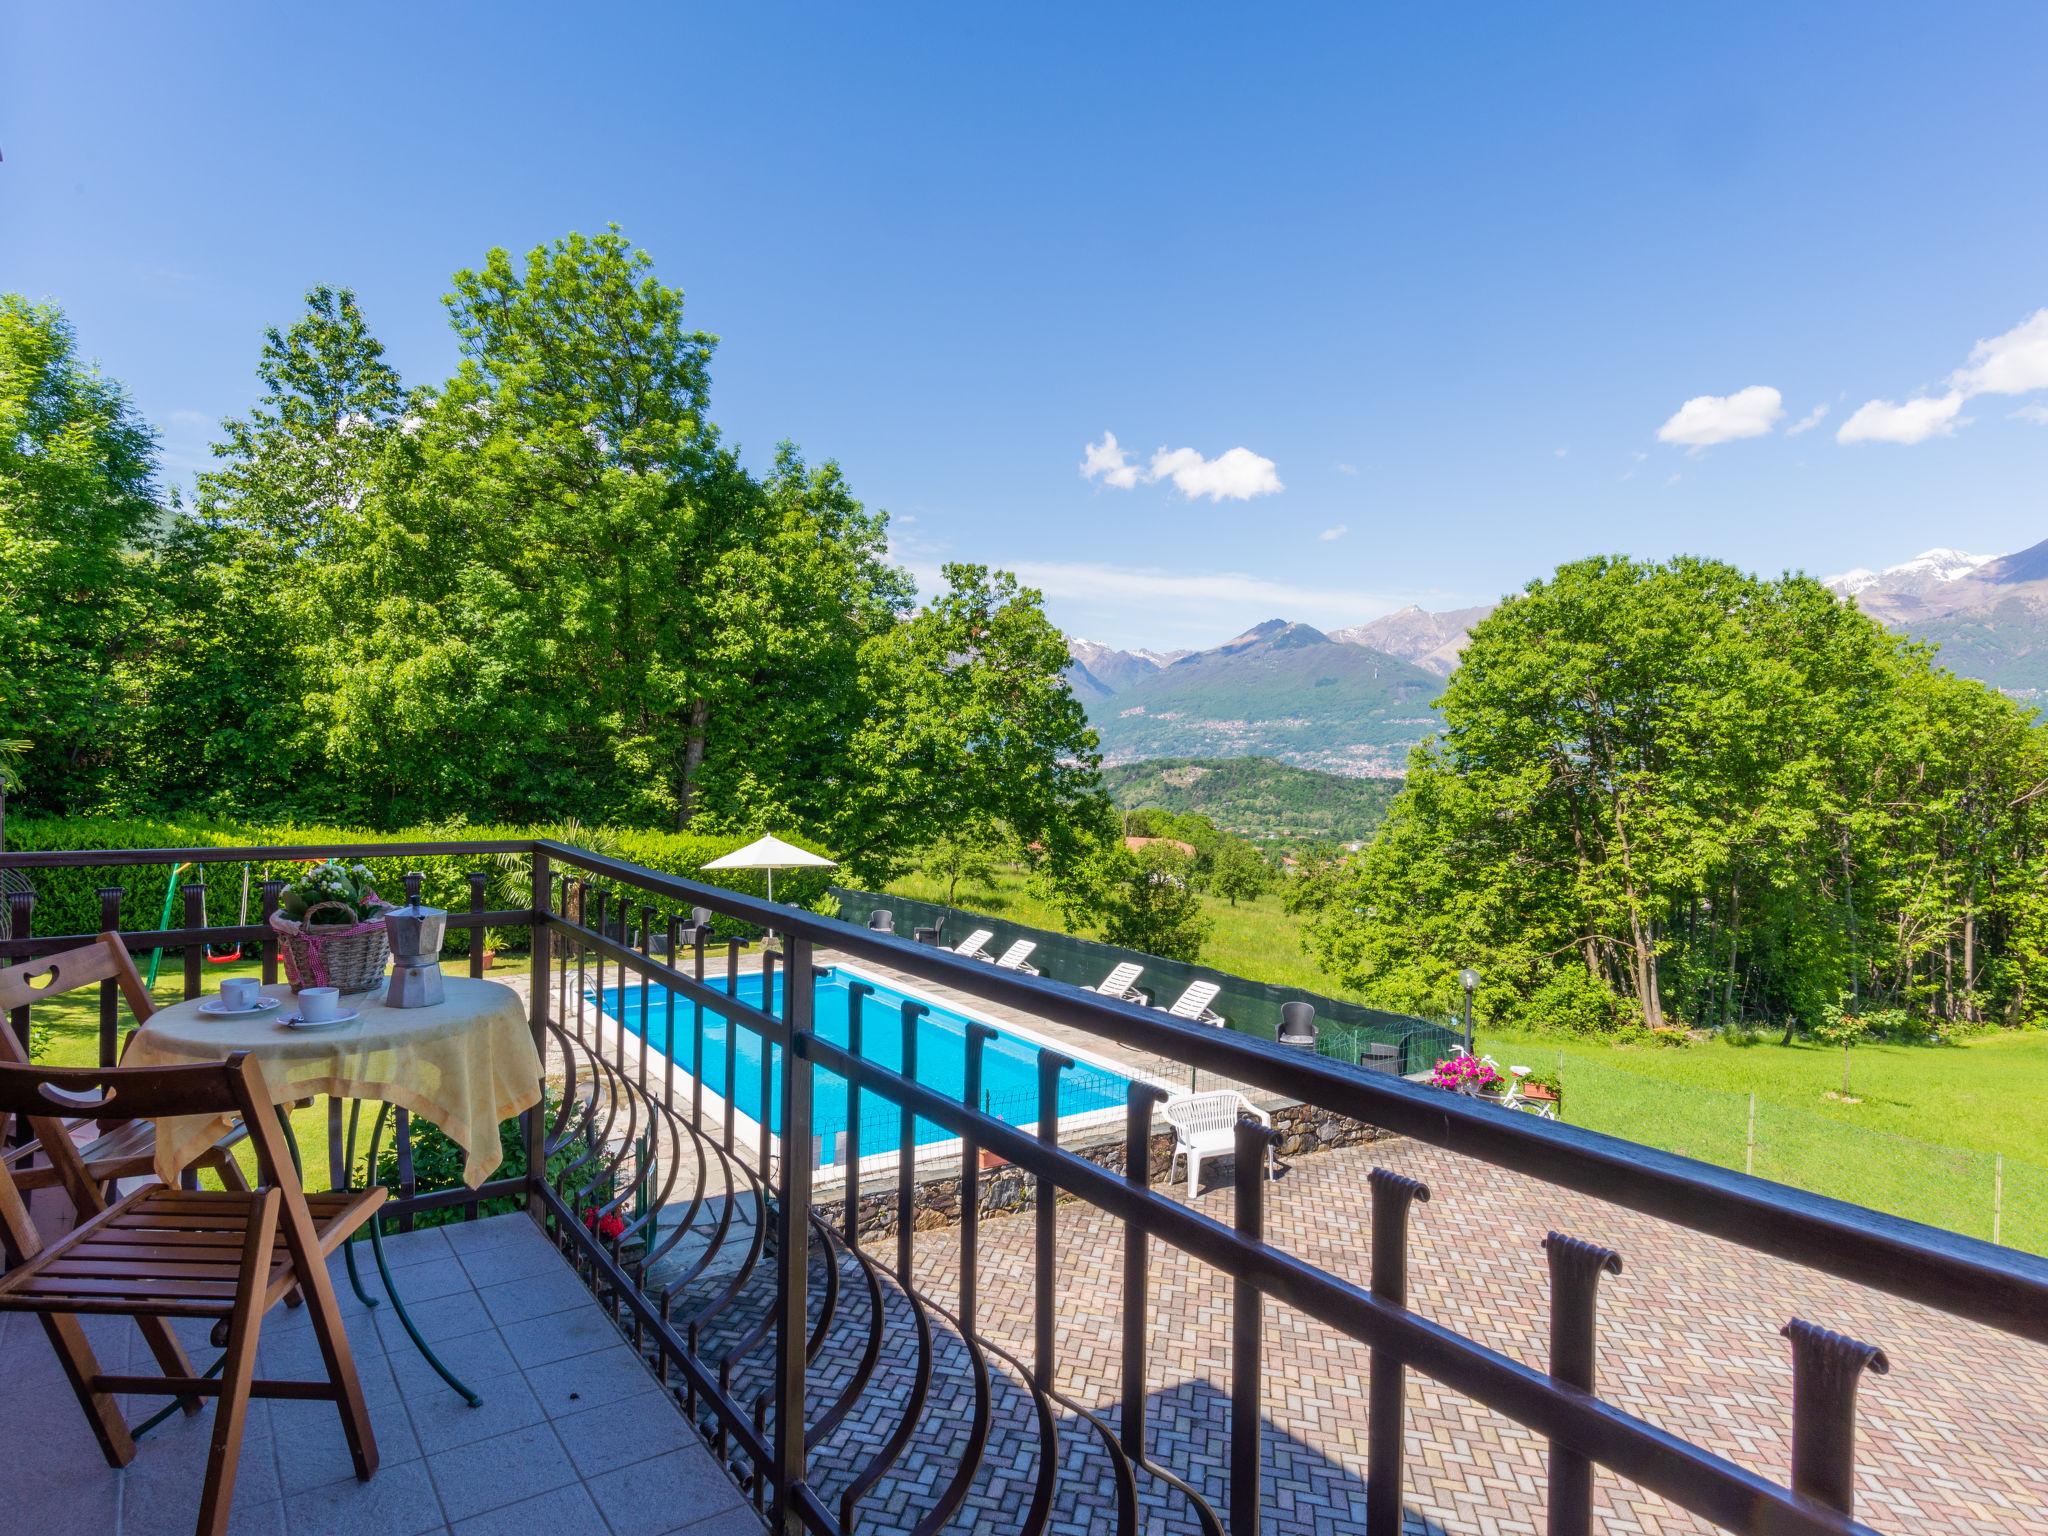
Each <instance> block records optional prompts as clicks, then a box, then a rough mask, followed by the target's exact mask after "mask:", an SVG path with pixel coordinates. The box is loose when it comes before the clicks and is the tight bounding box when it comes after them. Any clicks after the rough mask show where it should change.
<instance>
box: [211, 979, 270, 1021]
mask: <svg viewBox="0 0 2048 1536" xmlns="http://www.w3.org/2000/svg"><path fill="white" fill-rule="evenodd" d="M262 985H263V984H262V983H261V982H259V981H258V980H257V979H256V978H255V977H254V976H229V977H227V978H225V979H224V980H223V981H222V982H221V984H220V1005H221V1007H223V1008H231V1009H234V1010H236V1011H238V1012H239V1011H240V1010H241V1009H244V1008H254V1007H255V1006H256V1001H257V998H258V997H259V996H260V995H261V989H262Z"/></svg>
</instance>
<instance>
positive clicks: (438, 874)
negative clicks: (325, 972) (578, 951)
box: [7, 817, 831, 954]
mask: <svg viewBox="0 0 2048 1536" xmlns="http://www.w3.org/2000/svg"><path fill="white" fill-rule="evenodd" d="M535 836H541V837H551V838H554V839H555V840H557V841H560V842H565V843H571V844H576V845H578V846H584V847H589V848H591V850H592V851H593V852H601V853H606V854H609V855H611V856H613V857H615V858H621V859H624V860H626V861H628V862H629V863H634V864H642V865H645V866H646V867H647V868H649V869H653V870H657V871H659V872H660V873H662V874H667V875H676V876H679V877H681V878H683V879H689V880H697V881H700V882H702V883H704V884H707V885H716V886H720V887H722V888H724V889H726V890H732V891H739V892H743V893H745V894H747V895H750V896H765V895H766V894H767V881H766V879H765V877H764V876H763V874H762V872H761V871H759V870H714V871H711V872H709V873H706V872H705V870H704V868H703V866H704V864H705V863H706V862H707V861H709V860H711V859H714V858H717V857H718V856H719V855H721V854H725V853H730V852H731V851H732V850H733V849H735V848H737V847H740V846H741V845H743V844H745V843H747V842H750V841H751V840H752V838H751V837H750V836H748V835H746V834H740V833H721V834H706V833H692V832H663V831H658V830H649V829H641V828H624V829H620V828H587V827H580V826H573V825H572V826H566V827H564V826H543V827H512V826H466V825H449V826H425V827H407V828H404V829H402V830H399V831H395V832H371V831H366V830H364V829H363V828H361V827H341V826H325V825H319V824H304V823H297V824H294V823H286V822H279V823H269V824H246V825H231V824H226V823H220V822H209V821H187V820H181V819H175V818H169V817H162V818H159V817H76V818H61V819H60V818H36V819H23V818H16V817H10V818H9V820H8V822H7V846H8V847H9V848H13V849H20V850H26V851H35V852H43V851H51V850H64V849H83V848H107V849H128V848H234V847H290V846H305V845H316V846H317V845H323V844H336V843H392V842H428V841H436V842H454V841H463V842H472V841H497V840H505V839H513V838H530V837H535ZM362 862H364V863H366V864H367V865H369V867H370V873H371V877H372V879H373V881H374V882H375V884H376V887H377V890H378V892H379V893H380V894H381V895H383V896H385V897H387V898H389V899H391V900H394V901H396V900H402V899H403V893H404V890H405V884H404V876H405V875H406V873H407V872H409V871H418V872H419V873H420V874H421V875H422V876H423V877H424V878H423V880H422V884H421V894H422V896H423V898H424V899H425V900H426V901H427V902H428V904H430V905H432V906H437V907H446V908H447V909H448V910H450V911H451V912H460V911H463V910H465V909H466V908H467V907H468V906H469V876H470V873H471V872H472V871H478V872H481V873H483V874H484V875H486V876H487V877H488V878H487V880H486V884H485V887H484V905H485V906H486V907H490V908H495V909H500V910H503V909H511V908H519V907H524V906H525V905H526V904H527V902H528V900H529V899H530V897H529V890H530V885H531V881H532V875H531V872H530V865H529V864H528V862H527V860H526V857H525V856H524V855H523V854H522V855H509V856H503V857H493V856H490V855H447V854H444V855H437V856H433V857H421V858H396V857H391V858H379V857H370V858H366V859H364V860H363V861H362ZM299 868H300V866H299V865H297V864H295V863H291V862H289V861H283V860H276V861H267V862H262V863H258V864H256V865H255V866H254V867H253V868H252V869H251V870H250V879H251V886H250V892H249V920H250V921H251V922H260V921H261V920H262V918H261V913H262V910H263V908H262V896H261V891H260V885H261V882H262V881H263V880H264V879H265V878H267V877H272V876H274V877H276V878H278V879H289V878H291V877H292V876H293V875H294V874H296V873H297V872H298V870H299ZM26 873H27V876H28V879H29V881H30V882H31V883H32V884H33V885H34V886H35V891H36V903H35V916H34V921H35V931H36V932H37V933H39V934H73V933H78V934H87V933H96V932H98V931H99V928H100V898H99V892H100V888H101V887H102V886H113V885H119V886H121V887H123V890H124V894H123V896H122V901H121V926H122V928H124V929H126V930H128V931H130V932H146V931H148V930H150V929H153V928H155V927H156V926H157V921H158V918H159V917H160V916H161V914H162V911H163V900H164V888H165V884H166V882H167V881H168V880H169V878H170V874H171V871H170V868H169V866H168V865H164V864H154V865H113V864H106V865H84V866H80V867H76V868H67V869H36V870H30V871H27V872H26ZM189 878H190V877H189V876H188V879H189ZM204 878H205V882H206V887H207V890H206V915H207V920H208V921H209V922H210V923H213V924H215V925H220V924H227V923H232V922H234V920H235V914H236V910H237V905H238V903H239V900H240V896H241V866H240V865H239V864H234V863H229V864H214V865H209V866H207V867H206V869H205V871H204ZM830 878H831V871H830V870H826V869H803V870H797V869H791V870H777V871H776V878H775V894H776V897H777V899H778V900H780V901H784V902H789V903H792V904H796V905H800V906H805V907H810V908H812V909H814V910H816V909H818V908H819V907H820V906H821V905H823V904H825V903H827V902H828V900H829V898H828V896H827V892H826V887H827V885H828V883H829V881H830ZM638 903H639V899H638V898H637V897H636V898H634V907H635V916H636V918H637V908H638ZM655 905H656V906H658V907H659V906H662V905H664V904H662V903H655ZM183 912H184V907H183V903H182V901H181V902H179V903H178V904H176V905H175V906H174V908H173V911H172V916H171V921H172V926H174V927H175V926H178V925H180V924H181V923H182V921H183ZM724 928H730V929H731V930H732V931H733V932H735V933H738V932H742V931H743V930H742V929H741V928H740V926H739V925H737V924H733V923H730V922H721V923H715V924H714V925H713V931H714V932H719V931H721V930H722V929H724ZM494 937H502V938H504V939H506V940H508V941H509V940H514V939H516V940H517V941H518V942H520V943H522V944H523V942H524V934H523V930H506V931H505V932H504V933H503V934H501V935H494ZM448 952H449V953H451V954H465V953H467V952H468V934H467V932H466V931H451V932H450V933H449V935H448Z"/></svg>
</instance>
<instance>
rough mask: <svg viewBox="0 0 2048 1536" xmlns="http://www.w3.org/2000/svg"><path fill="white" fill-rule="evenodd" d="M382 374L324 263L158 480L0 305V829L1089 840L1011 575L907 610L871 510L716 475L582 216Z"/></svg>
mask: <svg viewBox="0 0 2048 1536" xmlns="http://www.w3.org/2000/svg"><path fill="white" fill-rule="evenodd" d="M444 303H445V306H446V310H447V315H448V321H449V324H450V326H451V327H452V329H453V333H454V338H455V341H456V343H457V345H458V347H459V357H460V361H459V364H458V365H457V366H456V368H455V370H454V372H453V373H452V375H451V376H449V377H447V378H445V379H440V380H436V381H432V382H420V381H408V380H405V379H402V378H401V377H400V376H399V374H398V373H397V371H396V370H395V369H394V368H393V367H392V366H391V365H390V363H389V362H388V361H387V359H386V355H385V351H384V348H383V346H382V345H381V344H380V342H379V341H378V340H377V337H376V335H375V333H374V331H373V329H372V326H371V323H370V320H369V317H367V316H366V315H365V314H364V313H363V311H362V309H361V307H360V305H359V304H358V302H357V300H356V298H355V296H354V295H353V294H352V293H351V292H350V291H349V290H348V289H346V288H341V287H327V286H320V287H315V288H313V289H312V290H311V291H310V292H309V293H308V294H307V296H306V303H305V307H304V310H303V312H302V313H300V314H299V315H298V316H297V318H296V319H294V320H292V321H291V322H290V323H289V324H285V325H282V326H279V327H276V328H273V329H271V330H270V331H268V332H267V333H266V334H265V335H263V336H262V337H260V338H257V337H251V338H250V356H251V362H252V364H253V368H254V375H255V388H254V398H253V399H252V403H251V405H250V407H249V409H248V410H247V411H246V413H244V414H243V415H241V416H239V417H236V418H233V419H230V420H227V421H225V422H223V423H222V424H221V426H220V430H219V434H218V440H217V441H216V443H215V445H214V462H213V464H212V465H211V467H210V468H208V469H207V470H206V471H205V472H203V473H201V474H199V475H198V476H197V481H196V489H195V491H194V493H193V494H192V495H191V496H190V497H185V496H181V495H180V494H179V493H178V492H177V490H176V489H174V488H173V489H167V488H166V487H164V485H163V484H162V475H161V470H160V466H159V463H158V455H157V442H156V434H155V433H154V431H153V430H152V429H151V427H150V426H149V424H148V423H147V422H145V421H144V420H142V419H141V417H140V416H139V415H138V413H137V411H136V410H135V408H134V406H133V404H132V403H131V401H130V400H129V398H128V396H127V394H126V392H125V391H124V390H123V389H122V387H121V385H120V384H119V382H118V381H116V380H114V379H111V378H109V377H107V376H105V375H104V374H103V373H102V372H101V371H100V370H99V369H98V368H97V367H96V366H94V365H92V364H91V363H89V362H88V361H87V360H86V359H84V358H83V357H82V356H81V355H80V352H79V348H78V344H77V340H76V337H75V336H74V334H73V332H72V329H71V327H70V325H69V324H68V323H67V321H66V319H65V317H64V315H63V314H62V312H61V311H60V310H59V309H58V308H57V307H56V306H55V305H53V304H49V303H41V302H32V301H30V300H29V299H27V298H24V297H21V296H18V295H8V296H5V297H4V298H0V773H4V774H5V775H6V779H7V785H8V788H9V790H10V792H11V797H12V802H11V803H12V808H13V809H14V810H15V811H16V812H17V813H25V814H27V815H30V816H37V817H44V818H49V817H85V816H123V815H129V816H150V815H158V816H161V815H176V816H180V817H185V818H212V819H215V820H218V821H223V822H226V821H234V822H242V823H263V824H271V825H275V824H279V823H284V822H290V821H299V822H314V821H318V822H324V823H330V824H334V823H338V824H345V825H349V826H355V827H362V828H372V829H389V828H395V827H400V826H412V827H417V826H422V825H438V826H444V827H455V826H460V825H463V824H480V823H486V822H496V823H539V822H559V821H562V820H564V819H569V818H574V819H577V820H580V821H581V822H583V823H586V824H590V825H614V826H622V827H645V828H660V829H668V830H688V831H690V832H692V833H715V832H724V831H755V830H761V829H765V828H767V827H771V826H772V827H774V828H776V829H777V830H779V831H782V832H784V833H786V834H790V835H798V836H805V837H808V838H810V839H812V840H814V841H816V842H819V843H820V844H822V845H824V846H826V847H829V848H830V849H832V850H833V852H834V853H835V854H836V856H837V857H838V858H839V859H840V860H841V861H842V863H843V864H844V865H845V866H846V867H847V868H848V869H849V871H850V872H851V873H852V874H853V875H854V876H856V877H859V878H871V879H882V878H886V877H887V876H888V875H889V874H890V873H891V872H893V871H894V870H896V869H898V868H901V867H904V866H906V865H907V864H908V863H909V862H910V861H911V860H912V859H913V858H914V857H915V856H916V854H917V851H918V850H919V849H921V848H923V847H924V846H926V845H927V844H929V843H930V842H932V841H933V840H934V839H935V838H937V837H940V836H942V835H945V834H947V833H949V832H957V831H958V830H959V829H961V828H975V827H990V826H997V825H1000V826H1001V827H1002V828H1004V829H1006V832H1007V834H1008V835H1009V836H1011V837H1013V838H1014V839H1015V841H1016V842H1017V843H1018V844H1019V845H1020V846H1023V847H1027V848H1030V849H1032V850H1034V856H1035V857H1038V858H1040V859H1042V860H1043V861H1045V862H1046V863H1048V864H1049V865H1051V866H1053V867H1061V866H1065V865H1068V864H1071V863H1072V862H1074V861H1076V860H1078V859H1079V858H1081V857H1083V856H1084V855H1085V854H1087V853H1089V852H1090V851H1092V850H1095V849H1098V848H1099V847H1100V846H1102V845H1103V844H1104V842H1105V840H1106V838H1107V836H1108V833H1109V831H1110V829H1111V828H1112V826H1113V821H1112V816H1111V812H1110V810H1109V806H1108V802H1107V800H1106V798H1105V797H1104V796H1103V794H1102V792H1101V789H1100V786H1099V784H1098V781H1097V776H1096V765H1097V761H1098V759H1097V756H1096V753H1095V739H1094V736H1093V734H1092V733H1091V732H1090V731H1089V730H1088V727H1087V723H1086V720H1085V717H1084V715H1083V712H1082V709H1081V706H1080V705H1079V704H1078V703H1077V702H1076V701H1075V700H1074V698H1073V697H1072V695H1071V694H1070V693H1069V692H1068V691H1067V689H1066V687H1065V685H1064V684H1063V682H1062V681H1061V680H1060V669H1061V668H1062V667H1063V666H1064V665H1065V663H1066V653H1065V649H1064V643H1063V640H1062V638H1061V636H1060V633H1059V631H1058V630H1057V629H1056V628H1055V627H1054V626H1053V625H1052V624H1051V623H1050V622H1049V621H1048V620H1047V619H1046V616H1045V614H1044V611H1043V607H1042V604H1041V602H1040V599H1039V596H1038V594H1037V593H1035V592H1033V591H1030V590H1028V589H1023V588H1020V587H1019V586H1018V584H1017V583H1016V581H1015V580H1014V579H1013V578H1011V577H1010V576H1008V575H1006V574H1003V573H1000V572H991V571H989V570H987V569H986V568H984V567H981V566H975V565H953V566H949V567H947V568H946V570H945V573H944V584H943V587H942V589H941V590H939V591H937V592H933V593H928V594H926V596H925V598H924V600H923V601H922V602H921V603H919V602H916V601H914V599H915V593H914V591H913V586H912V583H911V581H910V578H909V576H908V574H907V573H906V572H904V571H903V570H902V569H900V568H899V567H898V566H896V565H895V564H894V563H893V562H892V561H891V559H890V557H889V549H888V531H887V518H886V515H885V514H883V513H882V512H880V511H877V510H872V509H870V508H868V507H866V506H864V505H863V504H862V503H861V502H860V501H859V500H858V499H856V497H855V496H854V494H853V492H852V490H851V488H850V487H849V486H848V485H847V484H846V482H845V480H844V479H843V477H842V476H841V474H840V472H839V470H838V468H837V467H836V465H835V464H833V463H832V462H830V461H825V462H818V463H814V462H811V461H809V460H807V459H806V458H805V457H804V456H803V455H802V454H801V453H800V452H799V451H798V450H797V448H796V447H794V446H793V445H791V444H788V443H784V444H782V445H781V446H780V447H778V448H777V449H776V451H775V452H774V455H773V458H772V462H771V463H770V464H769V465H768V467H766V468H765V469H764V470H762V471H760V472H753V471H750V470H749V469H748V468H747V467H746V465H745V464H744V463H743V461H742V457H741V454H740V451H739V448H738V447H737V445H734V444H731V443H728V442H727V441H726V440H725V439H724V438H723V437H722V436H721V434H720V432H719V430H718V428H717V426H716V425H715V423H714V421H713V419H712V415H711V398H710V392H711V362H712V358H713V356H714V352H715V348H716V345H717V339H716V338H715V337H712V336H710V335H707V334H705V333H703V332H701V331H698V330H695V329H693V328H692V327H691V326H690V324H689V323H688V321H687V320H686V318H685V312H684V299H683V293H682V291H681V290H680V289H679V288H675V287H671V286H668V285H667V284H665V283H663V282H662V281H661V280H660V278H659V277H658V276H657V275H656V273H655V271H654V264H653V260H652V258H651V257H650V256H649V255H648V254H647V253H646V252H645V251H642V250H640V249H638V248H636V247H634V246H633V245H632V244H631V243H630V242H628V241H627V240H626V239H625V238H624V237H623V236H622V235H621V234H620V233H619V232H618V231H617V230H616V229H613V230H609V231H607V232H605V233H603V234H600V235H596V236H592V237H585V236H582V235H575V234H572V235H569V236H566V237H564V238H562V239H560V240H556V241H553V242H551V243H549V244H546V245H543V246H541V247H539V248H537V249H535V250H534V251H532V252H531V253H530V254H528V255H527V256H526V257H524V258H523V259H515V258H514V257H513V256H512V255H510V254H509V253H507V252H505V251H503V250H493V251H491V252H489V253H487V255H486V256H485V257H484V259H483V260H482V262H481V263H480V264H479V265H478V266H476V267H475V268H473V269H466V270H463V271H460V272H457V273H456V274H454V277H453V278H452V280H451V284H450V288H449V292H448V293H447V295H446V297H445V300H444Z"/></svg>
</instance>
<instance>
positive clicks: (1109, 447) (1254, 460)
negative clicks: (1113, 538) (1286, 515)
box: [1081, 432, 1286, 501]
mask: <svg viewBox="0 0 2048 1536" xmlns="http://www.w3.org/2000/svg"><path fill="white" fill-rule="evenodd" d="M1085 452H1086V454H1087V457H1085V458H1083V459H1082V460H1081V478H1082V479H1084V480H1100V481H1101V482H1102V483H1103V484H1104V485H1111V486H1115V487H1116V488H1117V489H1118V490H1120V491H1128V490H1130V489H1132V488H1133V487H1135V486H1138V485H1141V484H1142V485H1154V484H1157V483H1158V482H1159V481H1161V480H1171V481H1172V482H1173V483H1174V486H1175V488H1176V489H1178V490H1179V491H1180V493H1181V495H1183V496H1185V497H1187V498H1188V500H1190V501H1193V500H1194V499H1195V498H1196V497H1198V496H1206V497H1208V498H1209V499H1210V500H1211V501H1250V500H1251V499H1252V498H1253V497H1254V496H1271V495H1273V494H1274V493H1276V492H1278V491H1283V490H1285V489H1286V487H1285V486H1284V485H1282V484H1281V483H1280V472H1279V467H1278V466H1277V465H1275V464H1274V462H1273V461H1272V460H1271V459H1269V458H1265V457H1264V456H1262V455H1260V454H1256V453H1253V452H1252V451H1251V449H1249V448H1232V449H1230V450H1228V451H1227V452H1224V453H1220V454H1218V455H1217V456H1216V457H1215V458H1213V459H1205V458H1203V457H1202V455H1201V454H1200V453H1198V452H1196V451H1195V450H1194V449H1193V448H1161V449H1160V450H1159V451H1158V452H1157V453H1155V454H1153V455H1152V462H1151V464H1150V465H1149V466H1146V467H1144V468H1140V467H1139V466H1138V465H1136V464H1133V463H1132V462H1131V454H1130V450H1129V449H1128V448H1125V447H1124V446H1123V445H1122V444H1121V443H1119V442H1118V441H1117V440H1116V434H1115V433H1114V432H1104V433H1103V434H1102V441H1101V442H1099V443H1090V444H1088V446H1087V448H1086V450H1085Z"/></svg>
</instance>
